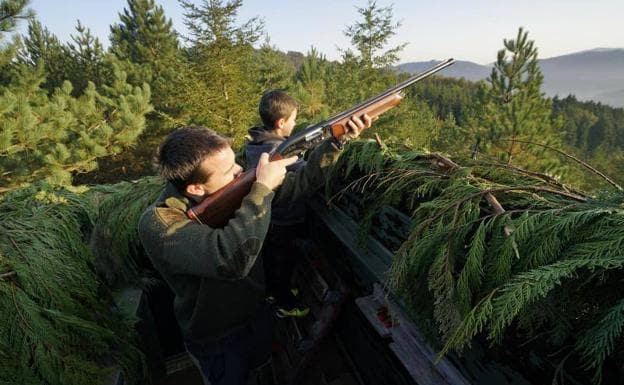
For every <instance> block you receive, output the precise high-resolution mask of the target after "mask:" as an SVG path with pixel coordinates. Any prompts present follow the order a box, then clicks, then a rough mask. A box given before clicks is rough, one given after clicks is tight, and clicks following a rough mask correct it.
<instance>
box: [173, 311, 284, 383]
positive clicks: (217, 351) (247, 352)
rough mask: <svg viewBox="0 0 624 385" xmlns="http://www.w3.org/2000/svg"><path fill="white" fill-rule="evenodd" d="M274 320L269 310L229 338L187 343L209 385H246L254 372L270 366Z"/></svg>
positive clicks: (261, 313)
mask: <svg viewBox="0 0 624 385" xmlns="http://www.w3.org/2000/svg"><path fill="white" fill-rule="evenodd" d="M272 330H273V325H272V318H271V312H270V310H269V307H268V306H263V307H262V309H260V310H259V311H258V313H257V314H256V317H255V318H254V319H253V320H251V321H250V322H248V323H247V324H245V325H243V326H241V327H238V328H236V329H234V330H232V331H230V332H229V333H228V334H227V335H225V336H223V337H220V338H218V339H216V340H212V341H209V342H201V343H197V342H190V341H187V342H185V345H186V350H187V351H188V352H189V353H190V355H191V358H193V361H194V362H195V365H197V366H198V367H199V370H200V371H201V374H202V377H203V379H204V383H205V384H211V385H245V384H246V383H247V380H248V378H249V373H250V371H252V370H254V369H257V368H259V367H261V366H263V365H264V364H266V363H268V362H270V357H271V340H272V334H273V333H272Z"/></svg>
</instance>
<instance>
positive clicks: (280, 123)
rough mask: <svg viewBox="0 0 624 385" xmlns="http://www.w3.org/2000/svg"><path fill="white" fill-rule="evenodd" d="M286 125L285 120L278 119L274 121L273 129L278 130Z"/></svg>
mask: <svg viewBox="0 0 624 385" xmlns="http://www.w3.org/2000/svg"><path fill="white" fill-rule="evenodd" d="M285 124H286V119H284V118H279V119H277V120H276V121H275V129H276V130H277V129H280V128H282V127H284V125H285Z"/></svg>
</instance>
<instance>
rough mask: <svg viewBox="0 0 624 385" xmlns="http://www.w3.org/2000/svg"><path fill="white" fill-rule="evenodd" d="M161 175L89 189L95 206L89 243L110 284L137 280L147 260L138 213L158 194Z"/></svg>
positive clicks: (102, 273)
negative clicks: (141, 238)
mask: <svg viewBox="0 0 624 385" xmlns="http://www.w3.org/2000/svg"><path fill="white" fill-rule="evenodd" d="M162 187H163V182H162V180H161V179H160V178H153V177H152V178H143V179H139V180H136V181H132V182H120V183H117V184H115V185H98V186H94V187H92V188H91V190H90V194H91V196H92V198H91V199H93V200H94V201H95V202H94V205H95V206H96V207H97V208H98V211H97V214H96V215H97V216H96V220H95V226H94V228H93V231H92V232H91V236H90V239H89V247H90V248H91V250H92V251H93V253H94V254H95V267H96V268H97V270H98V272H99V273H100V275H101V276H102V277H103V279H104V280H105V282H106V284H107V285H108V286H109V287H121V286H122V285H123V284H127V283H128V282H137V281H138V280H139V279H140V277H141V275H142V274H143V271H142V269H143V268H144V267H145V265H146V263H145V261H144V256H143V253H142V248H141V245H140V242H139V238H138V227H137V226H138V223H139V217H140V216H141V214H142V213H143V211H145V209H146V208H147V207H148V206H149V205H150V204H152V202H154V201H155V200H156V198H157V197H158V195H159V194H160V192H161V190H162Z"/></svg>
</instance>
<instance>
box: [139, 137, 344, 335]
mask: <svg viewBox="0 0 624 385" xmlns="http://www.w3.org/2000/svg"><path fill="white" fill-rule="evenodd" d="M338 154H339V150H337V149H336V148H335V147H334V146H333V145H332V144H330V143H329V142H325V143H323V144H321V145H320V146H319V147H317V148H316V149H315V150H314V151H313V152H312V153H311V154H310V158H309V160H308V164H307V165H306V166H305V167H303V168H301V169H299V170H297V172H291V173H288V174H287V175H286V178H285V180H284V183H283V184H282V185H281V186H280V188H279V189H278V190H277V191H276V192H275V193H274V192H273V191H271V190H270V189H269V188H267V187H266V186H264V185H263V184H261V183H254V184H253V186H252V188H251V191H250V192H249V194H248V195H247V196H246V197H245V198H244V199H243V202H242V204H241V207H240V208H239V209H238V210H237V211H236V213H235V216H234V218H232V219H231V220H230V221H229V222H228V224H227V225H226V226H225V227H224V228H212V227H210V226H207V225H203V224H199V223H196V222H193V221H191V220H190V219H188V217H187V216H186V214H185V213H186V210H187V209H188V208H189V206H190V205H191V202H190V200H189V199H188V198H186V197H184V196H183V195H182V194H180V192H179V191H178V190H177V189H176V188H175V187H174V186H173V185H171V184H167V186H166V187H165V189H164V191H163V193H162V194H161V195H160V197H159V198H158V199H157V201H156V202H155V203H154V204H153V205H151V206H150V207H148V208H147V210H146V211H145V212H144V213H143V215H142V216H141V219H140V220H139V237H140V239H141V243H142V244H143V247H144V248H145V251H146V252H147V255H148V257H149V258H150V260H151V261H152V263H153V264H154V267H155V268H156V269H157V270H158V271H159V272H160V273H161V274H162V276H163V278H164V279H165V281H166V282H167V284H168V285H169V286H170V287H171V289H172V290H173V292H174V294H175V300H174V312H175V315H176V319H177V321H178V324H179V325H180V328H181V330H182V333H183V335H184V338H185V340H187V341H195V342H201V341H207V340H213V339H215V338H219V337H222V336H224V335H226V334H228V332H229V331H231V330H233V329H235V328H236V327H238V326H242V325H243V324H245V323H247V322H248V321H249V320H250V319H251V318H252V316H253V315H254V313H255V312H256V311H257V310H258V308H259V307H260V306H261V305H262V304H263V303H264V297H265V293H264V273H263V269H262V261H261V259H260V258H258V254H259V253H260V249H261V248H262V242H263V241H264V237H265V236H266V233H267V230H268V227H269V223H270V218H271V201H272V200H274V201H276V202H281V203H285V202H289V201H293V200H297V199H299V198H300V197H302V196H304V195H310V194H312V193H314V191H316V190H317V189H318V188H319V187H320V186H322V185H323V183H324V180H325V178H324V176H325V172H326V170H327V169H328V168H329V167H330V166H331V165H332V164H333V163H334V162H335V161H336V159H337V158H338Z"/></svg>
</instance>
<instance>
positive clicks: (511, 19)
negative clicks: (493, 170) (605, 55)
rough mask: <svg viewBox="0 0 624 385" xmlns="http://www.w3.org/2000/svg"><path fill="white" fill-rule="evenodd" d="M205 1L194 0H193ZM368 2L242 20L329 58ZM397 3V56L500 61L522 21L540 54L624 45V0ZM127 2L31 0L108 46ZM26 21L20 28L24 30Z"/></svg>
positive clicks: (263, 8) (168, 0) (275, 0)
mask: <svg viewBox="0 0 624 385" xmlns="http://www.w3.org/2000/svg"><path fill="white" fill-rule="evenodd" d="M199 1H200V0H196V3H197V2H199ZM156 3H157V4H159V5H161V6H162V7H163V8H164V10H165V14H166V15H167V17H169V18H171V20H172V21H173V26H174V28H175V29H176V30H177V31H178V32H179V33H180V34H182V35H185V34H187V29H186V27H185V26H184V16H183V9H182V6H181V5H180V4H179V3H178V1H177V0H156ZM366 4H367V0H244V1H243V5H242V7H241V8H240V9H239V12H238V16H239V20H240V22H241V23H242V22H244V21H247V20H248V19H250V18H252V17H255V16H258V17H260V18H261V19H263V20H264V23H265V32H266V34H267V35H268V36H269V39H270V43H271V45H273V46H275V47H276V48H278V49H280V50H282V51H299V52H302V53H306V52H307V51H308V50H309V49H310V47H312V46H314V47H315V48H316V49H317V50H318V51H320V52H321V53H323V54H324V55H325V56H326V57H327V58H328V59H330V60H336V59H339V58H340V51H339V49H338V48H343V49H345V48H351V45H350V42H349V39H348V38H347V37H345V36H344V30H345V29H346V27H347V26H349V25H352V24H354V23H355V22H356V21H358V16H359V14H358V13H357V8H358V7H359V8H362V7H364V6H366ZM377 5H378V6H381V7H387V6H392V9H393V14H394V19H395V21H397V22H400V23H401V26H400V27H399V28H398V29H397V31H396V32H397V33H396V35H395V36H394V37H393V39H392V40H391V41H390V42H389V46H388V47H389V48H390V47H393V46H396V45H399V44H401V43H407V46H406V48H405V49H404V50H403V52H402V53H401V55H400V59H401V60H400V62H401V63H405V62H410V61H427V60H443V59H446V58H450V57H453V58H455V59H458V60H469V61H472V62H475V63H479V64H486V63H491V62H493V61H495V60H496V53H497V51H498V50H499V49H501V48H503V39H511V38H514V37H515V36H516V34H517V31H518V28H519V27H521V26H522V27H524V29H525V30H527V31H528V32H529V39H531V40H534V41H535V45H536V46H537V47H538V52H539V58H548V57H553V56H559V55H565V54H569V53H574V52H578V51H583V50H588V49H593V48H624V27H621V25H622V19H624V0H565V1H564V0H541V1H540V0H522V1H517V0H516V1H504V0H498V1H495V0H463V1H462V0H447V1H433V0H430V1H419V0H394V1H389V0H377ZM124 7H127V2H126V0H63V1H56V0H31V2H30V8H31V9H33V10H34V11H35V12H36V14H37V17H38V18H39V20H40V21H41V22H42V24H43V25H45V26H46V27H47V28H48V29H49V30H50V31H51V32H52V33H54V34H55V35H56V36H57V37H59V38H60V39H61V40H62V41H67V40H69V39H70V35H71V34H73V33H74V32H75V26H76V21H77V20H80V21H81V23H82V24H83V25H84V26H86V27H89V28H90V29H91V31H92V32H93V33H94V34H95V35H97V36H98V37H99V38H100V40H101V41H102V42H103V44H104V46H107V45H108V35H109V26H110V25H111V24H113V23H117V22H119V16H118V14H119V13H120V12H122V11H123V9H124ZM25 30H26V28H25V26H22V27H21V31H25Z"/></svg>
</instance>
